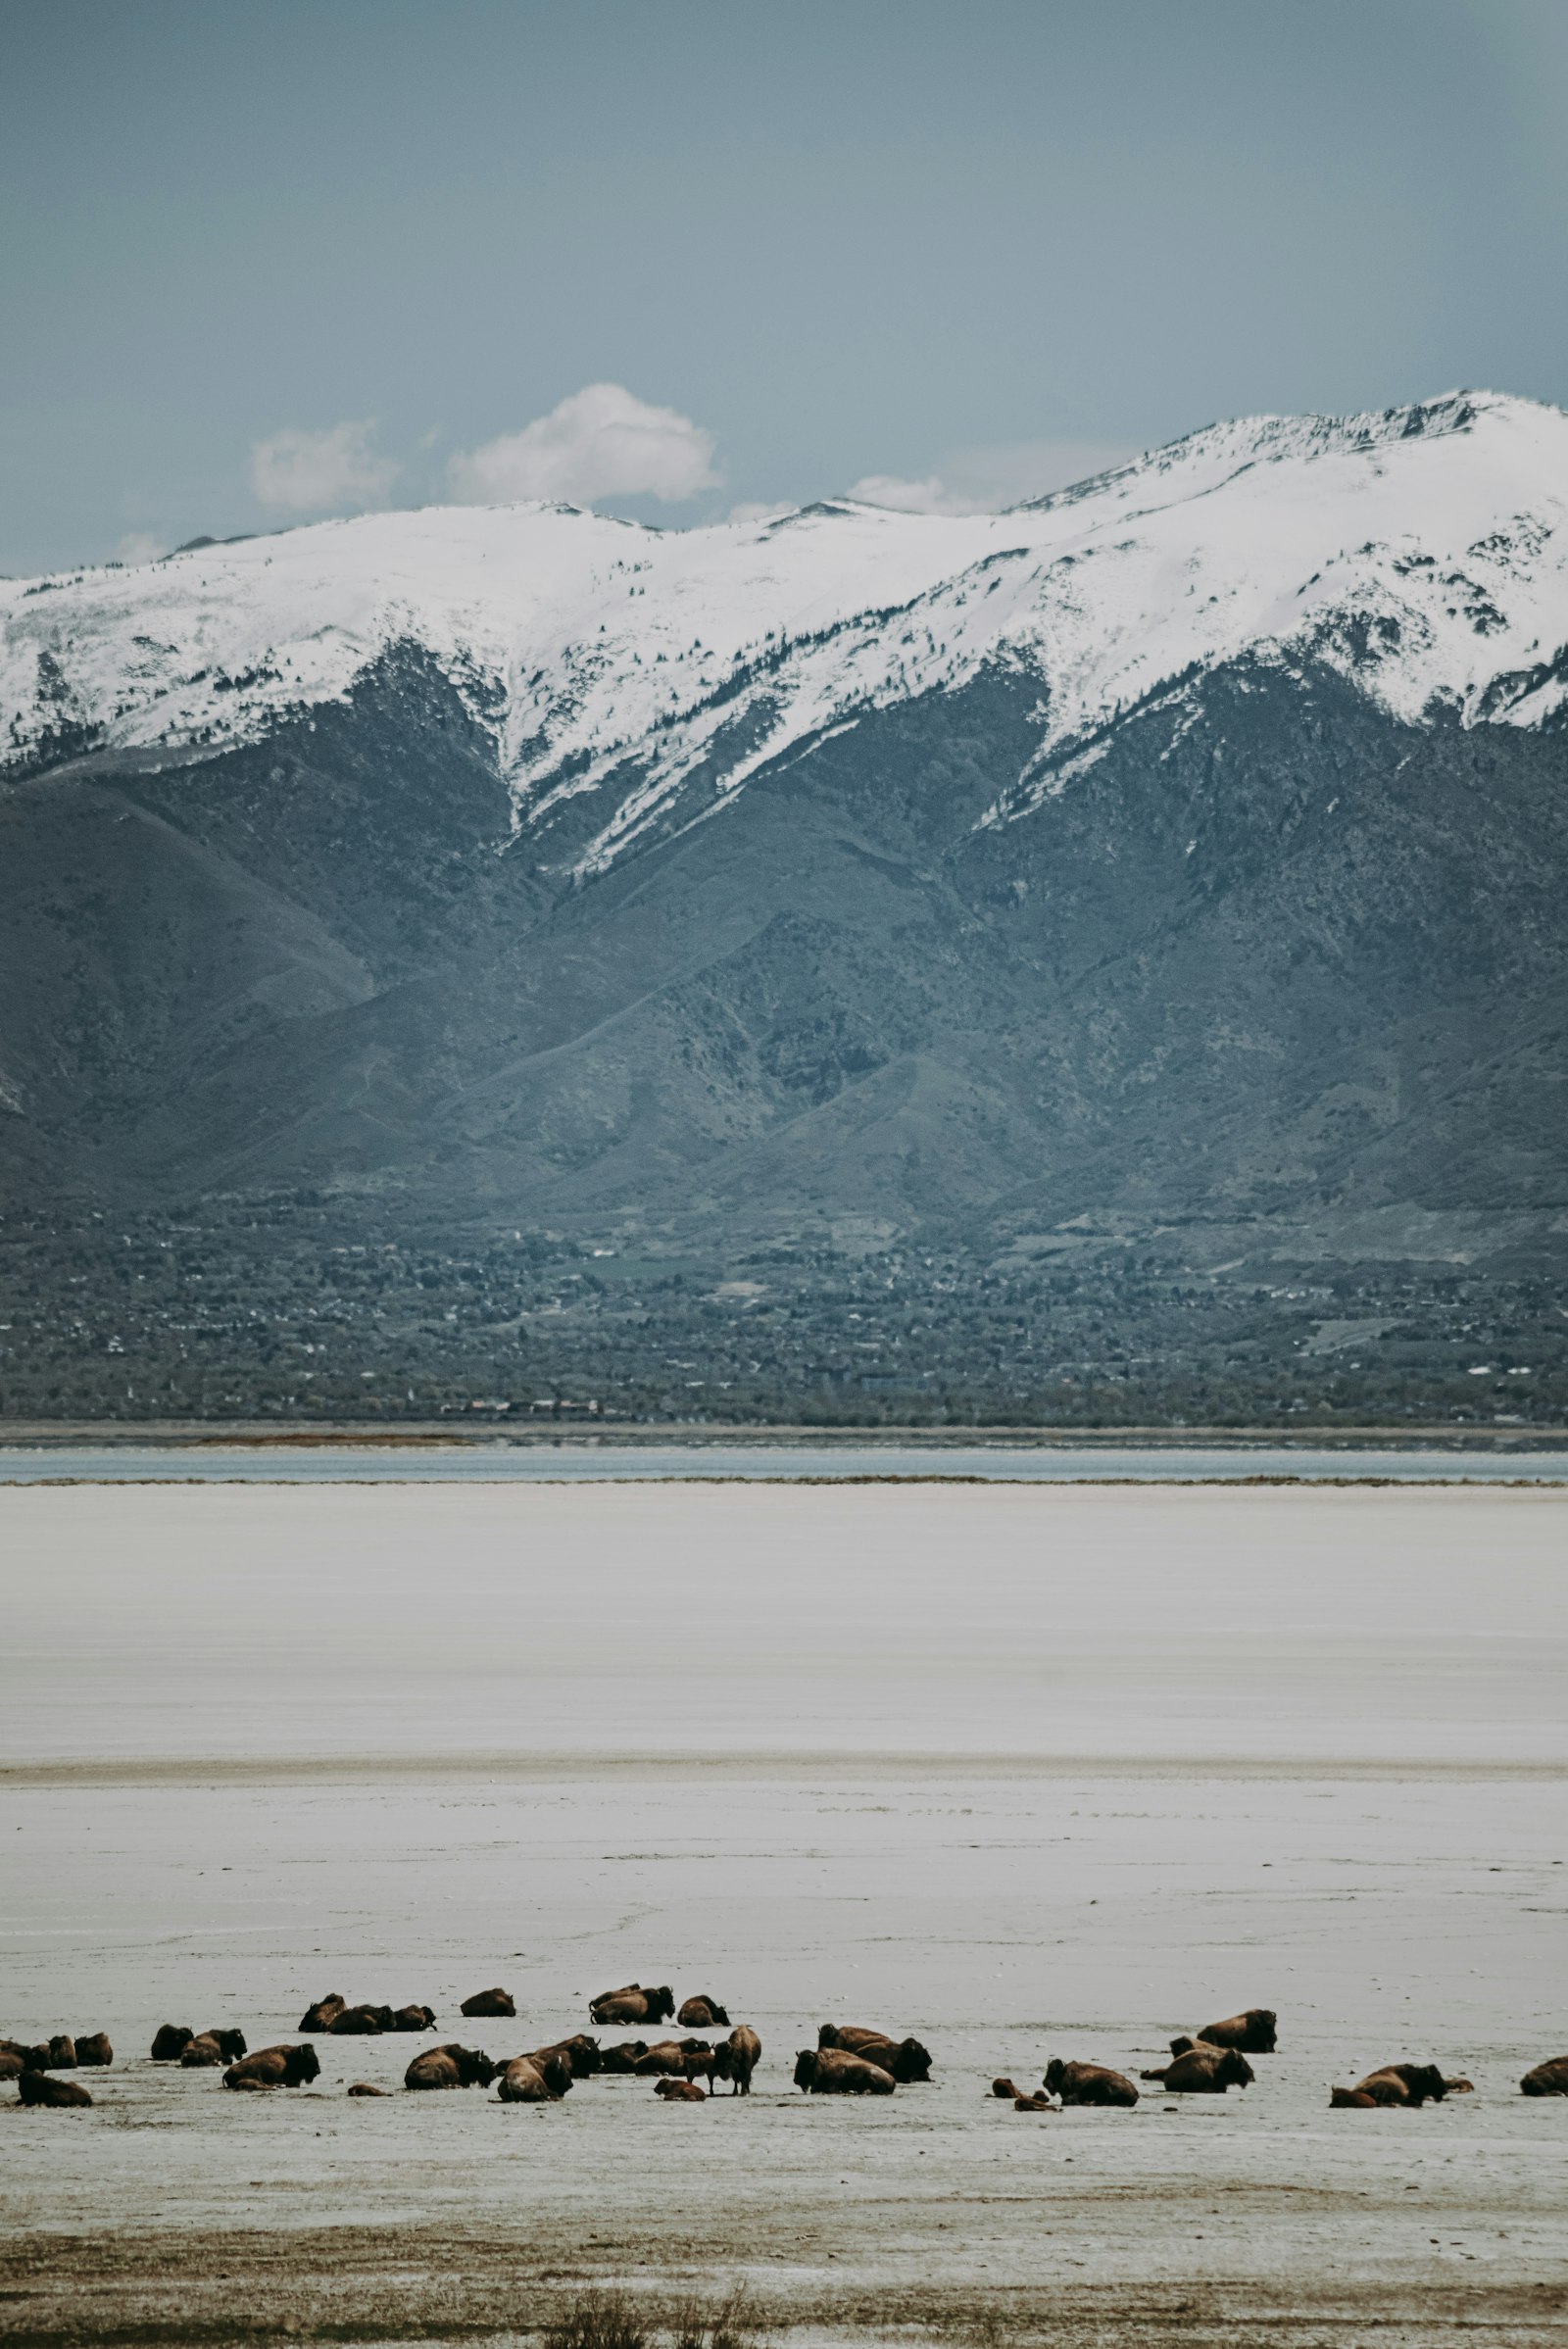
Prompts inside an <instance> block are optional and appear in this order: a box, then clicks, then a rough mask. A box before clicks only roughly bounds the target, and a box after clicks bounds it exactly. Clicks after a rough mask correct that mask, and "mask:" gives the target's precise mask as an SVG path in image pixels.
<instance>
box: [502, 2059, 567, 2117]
mask: <svg viewBox="0 0 1568 2349" xmlns="http://www.w3.org/2000/svg"><path fill="white" fill-rule="evenodd" d="M570 2086H571V2061H570V2058H569V2057H568V2056H565V2055H563V2054H562V2052H561V2050H560V2049H559V2048H555V2049H552V2050H551V2052H550V2053H548V2054H545V2055H537V2056H534V2055H515V2056H514V2057H513V2059H512V2061H511V2063H510V2064H508V2065H506V2066H505V2067H504V2069H503V2071H502V2074H501V2085H500V2087H499V2088H498V2089H497V2091H496V2093H497V2094H498V2095H499V2097H500V2098H501V2101H502V2103H503V2104H559V2103H560V2102H561V2099H562V2097H563V2096H564V2095H565V2093H566V2090H567V2089H568V2088H569V2087H570Z"/></svg>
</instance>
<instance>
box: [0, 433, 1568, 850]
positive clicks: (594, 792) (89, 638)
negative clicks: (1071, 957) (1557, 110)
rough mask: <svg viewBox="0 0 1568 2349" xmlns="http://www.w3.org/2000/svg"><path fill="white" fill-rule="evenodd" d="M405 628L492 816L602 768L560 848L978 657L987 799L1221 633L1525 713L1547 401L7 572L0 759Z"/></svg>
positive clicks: (1411, 706) (1040, 774)
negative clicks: (1018, 744) (665, 522)
mask: <svg viewBox="0 0 1568 2349" xmlns="http://www.w3.org/2000/svg"><path fill="white" fill-rule="evenodd" d="M400 641H413V642H415V643H417V644H418V645H420V646H421V647H423V648H424V650H425V651H426V652H427V653H428V654H429V656H430V657H431V658H432V659H433V660H434V661H436V662H437V663H438V665H439V666H440V667H441V669H442V670H443V672H444V673H445V674H446V675H447V676H448V677H449V678H450V680H451V681H452V683H453V685H454V687H455V689H456V690H457V691H458V693H459V694H460V695H461V696H462V697H463V699H464V701H465V703H466V706H467V707H468V708H469V710H470V711H471V712H472V714H473V716H474V717H475V719H476V720H477V721H478V722H479V723H480V724H481V725H483V726H484V727H486V728H487V729H488V731H489V732H490V734H491V736H492V739H493V740H494V743H495V746H496V757H497V761H498V764H499V766H500V768H501V771H502V773H503V774H504V775H505V777H506V778H507V780H508V782H509V784H510V786H511V789H512V792H513V797H514V805H515V822H516V825H517V827H518V829H519V830H528V829H533V828H538V829H543V828H545V827H547V826H548V825H549V822H550V819H551V817H552V815H553V814H554V813H556V812H557V811H559V810H560V809H561V808H562V807H564V804H565V803H566V802H567V801H570V800H575V799H579V798H582V797H583V796H584V795H587V796H588V797H589V799H590V802H592V801H594V800H597V799H598V798H599V797H600V796H601V795H603V799H604V818H603V821H602V822H600V823H598V824H597V826H596V828H595V829H594V830H593V833H592V837H591V839H590V841H589V844H588V846H587V848H586V849H585V850H582V851H581V852H580V853H579V864H580V867H581V868H583V869H595V868H597V867H600V866H602V865H604V864H606V863H608V862H610V861H612V860H613V858H614V857H615V856H618V855H620V854H621V853H622V852H623V851H624V849H625V848H626V846H627V845H628V844H629V843H630V842H632V841H633V840H635V839H636V838H638V837H639V835H641V834H642V833H644V832H646V831H647V830H648V828H649V827H650V826H651V825H654V824H657V823H659V822H661V821H662V820H665V818H666V817H667V816H668V815H669V814H670V813H671V812H672V810H673V804H674V803H675V802H677V801H684V797H685V795H689V794H691V793H693V792H695V793H696V795H697V798H696V801H695V802H693V803H692V804H691V805H689V806H688V805H685V804H683V805H682V807H681V809H680V814H681V816H682V819H683V820H684V819H685V818H687V817H695V816H696V815H697V814H699V813H701V812H703V811H704V810H707V809H709V808H711V807H717V806H722V805H725V804H728V803H729V802H730V801H731V800H732V799H733V797H734V795H735V794H736V793H737V792H738V791H740V790H741V789H743V788H744V786H745V784H746V783H747V781H748V780H749V779H750V778H751V777H752V776H754V775H755V774H757V773H758V772H759V771H760V769H761V768H763V767H765V766H768V765H771V764H773V763H774V762H775V761H777V760H778V759H781V758H784V757H787V756H798V755H804V754H805V753H806V752H807V751H808V750H809V749H810V748H813V747H814V746H815V745H817V744H819V743H821V742H823V741H825V740H828V739H831V737H832V736H833V735H834V734H835V733H837V732H839V731H841V730H842V729H843V728H844V727H845V726H846V725H848V724H852V723H854V722H856V721H857V720H858V718H859V717H860V716H862V715H864V714H866V713H867V712H869V711H872V710H878V709H885V708H889V707H892V706H894V705H896V704H899V703H901V702H905V701H907V700H910V699H912V698H914V697H915V696H917V695H920V694H925V693H932V692H948V691H952V690H954V689H955V688H956V687H958V686H960V685H963V684H966V683H967V682H969V681H970V680H971V679H973V678H974V677H976V676H977V675H979V674H980V673H981V671H982V670H984V669H986V668H988V667H1003V668H1007V669H1012V670H1014V671H1017V672H1020V673H1027V674H1032V675H1035V676H1038V677H1039V679H1040V680H1041V682H1042V687H1043V693H1042V700H1041V705H1040V724H1041V739H1040V743H1039V746H1038V749H1037V750H1036V752H1035V754H1034V755H1033V757H1032V758H1031V759H1030V760H1029V762H1028V763H1027V765H1026V766H1025V768H1024V770H1023V773H1022V774H1021V775H1020V776H1019V778H1018V781H1017V784H1016V785H1015V786H1014V787H1013V788H1012V789H1011V790H1009V791H1008V792H1006V793H1005V794H1004V795H1003V797H1002V798H1001V799H999V801H998V802H997V803H996V806H995V807H993V809H991V810H989V811H988V813H987V815H986V816H985V817H983V818H982V819H981V820H982V822H1001V821H1005V820H1010V819H1011V818H1013V817H1015V816H1017V815H1018V814H1021V813H1024V812H1026V811H1027V809H1028V808H1029V807H1033V806H1037V805H1038V804H1039V803H1040V801H1041V799H1043V798H1045V797H1049V796H1053V795H1054V793H1055V792H1058V791H1060V790H1063V789H1065V788H1067V787H1068V785H1069V784H1070V782H1071V781H1072V780H1073V778H1074V777H1075V776H1076V775H1077V774H1080V773H1082V772H1085V771H1087V765H1088V764H1089V763H1092V761H1093V759H1094V758H1098V757H1099V756H1100V755H1101V752H1100V750H1097V749H1094V748H1093V747H1092V746H1093V743H1094V738H1095V737H1096V736H1097V735H1098V734H1100V733H1101V732H1102V731H1103V729H1104V728H1105V727H1107V726H1108V725H1110V724H1112V723H1114V721H1115V720H1116V718H1117V716H1118V715H1119V714H1120V713H1121V712H1123V711H1124V710H1127V709H1129V708H1130V707H1132V706H1133V705H1134V704H1145V705H1147V703H1148V701H1149V698H1150V696H1151V695H1152V694H1157V693H1158V692H1159V691H1160V690H1161V689H1162V688H1164V687H1166V686H1169V685H1170V684H1172V683H1173V681H1175V680H1177V679H1182V678H1190V677H1192V676H1194V675H1195V674H1196V675H1201V673H1202V672H1203V671H1205V670H1207V669H1209V668H1212V667H1214V666H1216V665H1217V664H1219V663H1221V662H1225V661H1232V660H1234V659H1236V658H1237V657H1238V656H1240V655H1241V654H1244V653H1247V652H1253V653H1259V652H1260V653H1262V654H1263V655H1265V657H1267V656H1269V655H1273V656H1276V657H1278V658H1281V659H1290V660H1292V661H1302V660H1307V659H1311V660H1315V661H1322V662H1326V663H1327V664H1329V665H1330V666H1332V667H1335V668H1337V669H1338V670H1339V671H1340V672H1341V673H1342V674H1343V675H1345V676H1347V677H1348V678H1350V679H1351V680H1352V681H1353V682H1354V684H1355V685H1356V686H1357V688H1358V689H1359V690H1360V691H1362V692H1364V693H1366V694H1367V695H1368V696H1369V697H1371V698H1372V699H1374V700H1375V701H1377V702H1378V703H1380V704H1381V705H1382V706H1383V707H1384V708H1385V709H1387V710H1389V711H1390V712H1391V713H1393V714H1394V715H1396V716H1397V717H1399V718H1401V719H1404V720H1405V721H1407V722H1411V723H1415V722H1419V721H1421V720H1422V719H1423V718H1425V717H1428V716H1430V715H1433V714H1435V713H1437V712H1439V711H1447V712H1451V713H1453V714H1454V715H1455V716H1457V718H1458V719H1459V720H1460V721H1461V722H1463V723H1466V724H1474V723H1482V722H1491V723H1505V724H1513V725H1539V724H1541V723H1543V722H1544V720H1545V719H1546V718H1548V717H1550V716H1552V715H1554V714H1555V713H1557V712H1558V711H1560V710H1562V709H1563V707H1564V704H1565V702H1568V656H1565V652H1564V648H1565V646H1568V416H1564V414H1563V413H1562V412H1561V411H1560V410H1557V409H1553V408H1546V407H1543V406H1538V405H1536V404H1534V403H1531V402H1528V401H1521V400H1511V399H1504V398H1499V397H1496V396H1495V395H1491V394H1467V395H1458V394H1456V395H1452V396H1451V397H1450V398H1448V399H1446V400H1443V401H1437V402H1432V403H1428V404H1427V405H1426V406H1424V407H1421V408H1415V409H1407V410H1399V411H1395V412H1392V413H1390V414H1388V415H1384V416H1363V417H1349V418H1324V417H1283V418H1281V417H1265V418H1252V419H1249V420H1246V421H1243V422H1238V423H1230V424H1222V425H1216V426H1214V427H1212V428H1211V429H1210V430H1208V431H1206V432H1201V433H1198V434H1195V435H1194V436H1192V438H1190V439H1188V440H1185V441H1181V442H1178V443H1176V444H1175V445H1174V446H1172V447H1171V448H1168V449H1162V450H1157V451H1155V452H1154V453H1153V454H1152V455H1151V456H1150V457H1147V458H1144V459H1142V460H1140V461H1139V462H1138V463H1137V464H1135V465H1126V466H1122V467H1119V468H1117V469H1116V470H1115V471H1114V472H1111V473H1108V474H1104V475H1102V476H1100V477H1099V478H1097V479H1096V480H1093V481H1090V482H1085V483H1082V484H1079V485H1077V486H1076V487H1075V488H1073V489H1069V490H1062V491H1057V492H1054V494H1053V495H1052V496H1050V497H1049V498H1044V499H1040V500H1037V501H1035V502H1034V503H1032V504H1030V505H1027V506H1024V507H1020V508H1017V509H1015V510H1013V511H1012V512H1011V513H1008V514H977V515H970V516H963V517H951V516H942V515H932V514H900V513H893V512H890V511H888V510H885V509H880V508H873V507H864V506H857V505H854V504H851V503H848V502H845V501H836V502H832V503H828V504H823V505H819V506H815V507H809V508H805V509H803V510H801V511H800V512H798V513H796V514H788V515H785V516H782V517H777V518H774V519H772V520H768V521H762V522H752V523H739V524H722V525H719V526H717V527H714V528H711V529H703V530H692V531H682V532H673V531H669V532H666V531H658V530H649V529H644V528H641V527H639V526H636V525H633V524H630V523H624V522H618V521H613V520H610V519H607V518H606V517H604V516H602V515H599V514H587V513H581V512H578V511H576V510H575V509H572V508H569V507H561V506H546V505H534V504H529V505H519V506H502V507H494V508H488V509H472V508H466V509H464V508H460V509H441V508H436V509H429V510H426V511H423V512H419V513H406V514H371V515H367V516H364V517H362V518H359V519H357V520H353V521H346V522H328V523H320V524H317V525H315V526H314V527H311V528H307V529H300V530H294V531H289V532H286V533H284V534H281V535H279V536H275V537H269V538H258V539H251V540H246V541H241V542H236V543H231V544H229V545H226V546H210V547H203V548H198V549H192V550H190V551H188V552H187V553H185V554H182V555H177V556H173V557H170V558H167V559H165V560H164V561H163V562H161V563H151V564H144V565H140V566H137V567H135V568H133V569H127V570H120V569H115V568H109V569H100V570H89V571H78V572H75V573H71V574H64V575H61V576H58V577H55V578H51V579H45V580H37V581H31V582H24V581H7V582H0V764H10V765H12V766H13V767H15V766H17V765H19V764H23V763H30V764H36V763H40V762H45V763H46V762H47V761H48V760H49V759H50V758H51V757H61V756H65V755H68V754H69V753H70V752H71V751H73V750H76V749H81V748H102V749H108V750H113V749H116V748H148V747H157V746H164V745H167V746H169V747H171V748H180V749H187V750H188V749H189V748H192V747H198V748H199V747H201V746H205V745H209V744H210V745H213V746H215V747H218V746H223V745H228V744H237V743H242V742H248V741H255V740H257V739H260V738H262V737H263V736H265V735H266V734H268V733H269V732H270V731H271V730H272V729H274V728H275V727H276V726H277V725H278V724H279V723H281V722H283V721H285V720H286V719H288V718H290V717H293V716H296V715H298V714H299V713H301V712H305V711H309V710H313V709H315V708H317V707H319V706H320V705H321V704H323V703H327V702H333V701H338V702H341V701H342V700H344V699H345V698H346V697H347V696H348V695H350V694H351V693H352V692H353V690H354V688H355V685H356V683H357V682H358V681H359V680H360V679H361V678H362V677H363V676H364V675H365V673H366V671H367V669H368V667H369V666H370V665H371V664H372V663H373V662H374V661H376V660H377V659H379V658H380V657H381V656H382V655H383V654H384V653H386V652H387V651H388V649H389V648H390V647H391V646H393V645H395V644H396V643H398V642H400ZM1102 748H1103V746H1102Z"/></svg>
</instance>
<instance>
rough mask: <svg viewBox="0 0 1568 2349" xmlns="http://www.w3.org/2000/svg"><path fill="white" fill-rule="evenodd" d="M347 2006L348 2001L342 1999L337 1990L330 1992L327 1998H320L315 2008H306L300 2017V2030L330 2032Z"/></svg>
mask: <svg viewBox="0 0 1568 2349" xmlns="http://www.w3.org/2000/svg"><path fill="white" fill-rule="evenodd" d="M347 2004H348V2000H347V1999H346V1998H340V1997H339V1996H338V1994H337V1992H336V1991H335V1990H332V1991H329V1992H328V1994H327V1996H326V1997H325V1998H319V1999H318V2000H317V2002H316V2004H315V2005H314V2006H308V2007H307V2008H306V2010H305V2012H304V2014H303V2015H302V2016H301V2017H300V2022H299V2028H300V2030H301V2031H330V2030H331V2028H332V2026H333V2024H334V2023H335V2022H336V2021H337V2019H338V2017H339V2015H341V2014H342V2012H343V2009H344V2008H345V2007H346V2006H347Z"/></svg>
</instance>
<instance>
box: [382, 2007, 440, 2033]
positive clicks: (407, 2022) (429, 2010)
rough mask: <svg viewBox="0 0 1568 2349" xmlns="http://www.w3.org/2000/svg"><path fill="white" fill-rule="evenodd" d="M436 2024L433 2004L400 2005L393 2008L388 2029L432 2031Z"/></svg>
mask: <svg viewBox="0 0 1568 2349" xmlns="http://www.w3.org/2000/svg"><path fill="white" fill-rule="evenodd" d="M434 2026H435V2009H434V2007H433V2006H398V2007H394V2008H393V2010H392V2020H391V2022H390V2023H389V2024H388V2025H387V2030H388V2031H431V2030H433V2029H434Z"/></svg>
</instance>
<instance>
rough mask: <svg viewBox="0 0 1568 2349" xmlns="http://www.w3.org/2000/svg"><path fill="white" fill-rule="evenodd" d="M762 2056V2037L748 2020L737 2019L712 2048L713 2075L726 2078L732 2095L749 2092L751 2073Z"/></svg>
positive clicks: (743, 2094) (717, 2077)
mask: <svg viewBox="0 0 1568 2349" xmlns="http://www.w3.org/2000/svg"><path fill="white" fill-rule="evenodd" d="M761 2060H762V2042H761V2040H760V2038H759V2037H758V2035H757V2033H756V2031H753V2030H752V2028H751V2026H750V2024H747V2023H737V2024H736V2026H735V2029H734V2030H733V2031H731V2032H730V2034H729V2037H728V2038H727V2039H725V2040H724V2041H723V2042H722V2043H721V2044H720V2045H719V2046H717V2047H715V2048H714V2050H713V2077H714V2079H715V2080H728V2081H729V2083H730V2090H729V2092H730V2094H731V2095H732V2096H749V2095H750V2094H751V2092H752V2074H753V2073H754V2072H755V2071H756V2070H757V2067H758V2065H759V2064H760V2062H761Z"/></svg>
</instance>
